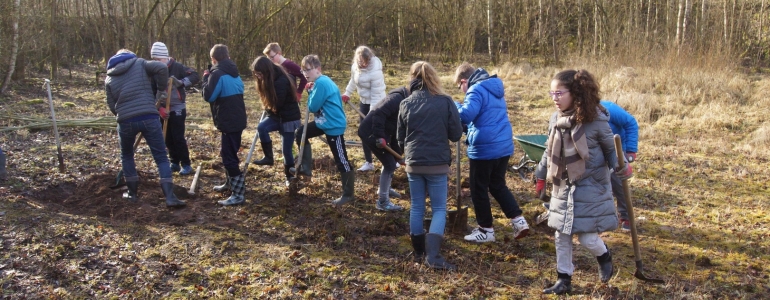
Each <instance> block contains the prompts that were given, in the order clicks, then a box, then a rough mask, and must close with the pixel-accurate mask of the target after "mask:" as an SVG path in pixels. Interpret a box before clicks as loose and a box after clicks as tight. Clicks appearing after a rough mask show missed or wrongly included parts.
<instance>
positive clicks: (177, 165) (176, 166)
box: [171, 163, 182, 172]
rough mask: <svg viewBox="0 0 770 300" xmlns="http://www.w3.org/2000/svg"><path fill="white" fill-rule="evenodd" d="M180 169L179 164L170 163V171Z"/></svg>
mask: <svg viewBox="0 0 770 300" xmlns="http://www.w3.org/2000/svg"><path fill="white" fill-rule="evenodd" d="M181 170H182V167H180V166H179V164H174V163H172V164H171V172H179V171H181Z"/></svg>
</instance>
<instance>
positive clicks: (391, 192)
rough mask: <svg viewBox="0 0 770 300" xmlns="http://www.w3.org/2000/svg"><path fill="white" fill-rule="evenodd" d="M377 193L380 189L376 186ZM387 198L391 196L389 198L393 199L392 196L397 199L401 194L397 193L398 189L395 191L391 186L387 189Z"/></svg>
mask: <svg viewBox="0 0 770 300" xmlns="http://www.w3.org/2000/svg"><path fill="white" fill-rule="evenodd" d="M379 194H380V189H379V188H378V189H377V195H379ZM388 198H391V199H393V198H396V199H399V198H401V194H399V193H398V191H396V190H395V189H393V188H390V189H389V190H388Z"/></svg>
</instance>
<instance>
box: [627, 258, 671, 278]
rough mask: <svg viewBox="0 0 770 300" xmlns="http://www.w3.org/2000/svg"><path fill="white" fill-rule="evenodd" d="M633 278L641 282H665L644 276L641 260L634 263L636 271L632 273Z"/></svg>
mask: <svg viewBox="0 0 770 300" xmlns="http://www.w3.org/2000/svg"><path fill="white" fill-rule="evenodd" d="M634 277H636V278H637V279H640V280H643V281H647V282H651V283H665V282H666V281H664V280H663V279H658V278H649V277H647V276H644V273H642V261H641V260H637V261H636V271H635V272H634Z"/></svg>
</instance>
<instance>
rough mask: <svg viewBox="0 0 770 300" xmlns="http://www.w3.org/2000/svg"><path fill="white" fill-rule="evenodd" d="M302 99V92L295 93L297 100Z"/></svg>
mask: <svg viewBox="0 0 770 300" xmlns="http://www.w3.org/2000/svg"><path fill="white" fill-rule="evenodd" d="M299 99H302V92H299V93H297V100H299Z"/></svg>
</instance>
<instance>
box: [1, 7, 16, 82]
mask: <svg viewBox="0 0 770 300" xmlns="http://www.w3.org/2000/svg"><path fill="white" fill-rule="evenodd" d="M12 14H13V41H11V43H12V47H11V59H10V61H9V63H8V75H6V76H5V80H4V81H3V87H2V88H0V95H3V94H5V90H6V89H8V85H10V84H11V76H13V72H14V71H15V70H16V56H17V55H18V54H19V19H21V0H16V1H14V2H13V12H12Z"/></svg>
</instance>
